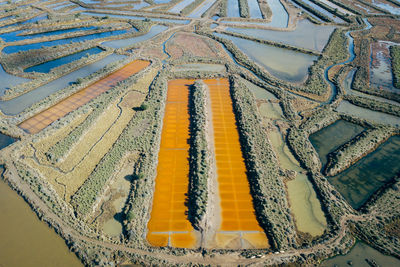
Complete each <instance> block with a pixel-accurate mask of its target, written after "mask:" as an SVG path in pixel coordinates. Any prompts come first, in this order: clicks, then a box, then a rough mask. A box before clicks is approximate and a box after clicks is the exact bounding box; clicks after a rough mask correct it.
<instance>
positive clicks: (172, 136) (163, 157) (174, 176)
mask: <svg viewBox="0 0 400 267" xmlns="http://www.w3.org/2000/svg"><path fill="white" fill-rule="evenodd" d="M193 82H194V81H193V80H185V79H180V80H173V81H170V82H169V83H168V93H167V102H166V106H165V115H164V121H163V129H162V133H161V145H160V152H159V154H158V166H157V177H156V181H155V182H156V185H155V191H154V199H153V207H152V211H151V218H150V220H149V223H148V225H147V228H148V234H147V241H148V242H149V243H150V244H151V245H152V246H168V245H169V246H172V247H183V248H193V247H195V246H196V244H197V239H196V236H195V234H194V230H193V227H192V225H191V224H190V222H189V221H188V219H187V210H188V208H187V207H186V205H185V202H187V192H188V186H189V161H188V158H189V142H188V141H189V111H188V103H189V88H188V87H189V86H190V85H192V84H193Z"/></svg>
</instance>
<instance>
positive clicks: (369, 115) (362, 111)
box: [336, 101, 400, 127]
mask: <svg viewBox="0 0 400 267" xmlns="http://www.w3.org/2000/svg"><path fill="white" fill-rule="evenodd" d="M336 110H337V111H338V112H341V113H344V114H349V115H352V116H356V117H359V118H362V119H366V120H369V121H372V122H375V123H379V124H388V125H392V126H396V127H399V126H400V118H399V117H397V116H393V115H390V114H386V113H383V112H379V111H374V110H370V109H367V108H362V107H359V106H356V105H353V104H351V103H350V102H348V101H342V102H340V104H339V106H338V107H337V109H336Z"/></svg>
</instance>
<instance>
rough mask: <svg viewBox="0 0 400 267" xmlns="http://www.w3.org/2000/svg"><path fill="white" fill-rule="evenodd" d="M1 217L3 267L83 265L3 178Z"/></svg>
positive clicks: (0, 200)
mask: <svg viewBox="0 0 400 267" xmlns="http://www.w3.org/2000/svg"><path fill="white" fill-rule="evenodd" d="M2 173H3V166H0V174H2ZM0 214H1V216H0V229H1V230H0V266H58V267H59V266H68V267H69V266H71V267H73V266H82V263H81V262H80V261H79V260H78V258H77V257H76V255H75V254H74V253H72V252H70V251H69V250H68V247H67V245H66V244H65V242H64V240H63V239H62V238H61V237H60V236H58V235H57V234H56V233H55V232H54V231H53V230H52V229H51V228H49V227H48V226H47V224H46V223H44V222H42V221H40V220H39V219H38V217H37V216H36V214H35V213H34V212H33V211H32V210H31V209H30V207H29V205H28V204H27V203H26V202H25V201H24V200H23V199H22V198H21V197H20V196H19V195H18V194H17V193H16V192H15V191H13V190H12V189H11V188H10V187H9V186H8V185H7V184H6V183H5V182H4V180H3V179H0Z"/></svg>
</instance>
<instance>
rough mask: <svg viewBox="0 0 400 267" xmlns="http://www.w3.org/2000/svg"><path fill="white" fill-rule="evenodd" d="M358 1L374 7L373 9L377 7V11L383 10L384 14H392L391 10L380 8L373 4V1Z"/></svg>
mask: <svg viewBox="0 0 400 267" xmlns="http://www.w3.org/2000/svg"><path fill="white" fill-rule="evenodd" d="M358 2H360V3H362V4H364V5H366V6H368V7H370V8H372V9H375V10H377V11H379V12H382V13H384V14H391V13H390V12H389V11H387V10H386V9H383V8H380V7H379V6H376V5H373V4H371V2H368V1H365V0H358Z"/></svg>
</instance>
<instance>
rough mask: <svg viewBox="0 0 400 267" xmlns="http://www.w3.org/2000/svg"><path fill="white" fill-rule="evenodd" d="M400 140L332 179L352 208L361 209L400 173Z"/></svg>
mask: <svg viewBox="0 0 400 267" xmlns="http://www.w3.org/2000/svg"><path fill="white" fill-rule="evenodd" d="M399 162H400V136H398V135H396V136H393V137H390V138H389V139H388V140H387V141H386V142H385V143H383V144H381V145H380V146H379V147H378V148H377V149H376V150H375V151H374V152H372V153H370V154H368V155H367V156H365V157H364V158H362V159H361V160H359V161H358V162H356V163H355V164H354V165H352V166H351V167H350V168H348V169H347V170H345V171H343V172H342V173H340V174H338V175H336V176H334V177H330V178H328V180H329V182H330V183H331V184H333V185H334V186H335V187H336V188H337V190H338V191H339V192H340V193H341V194H342V195H343V197H344V198H345V199H346V200H347V201H348V202H349V204H350V205H351V206H352V207H353V208H355V209H358V208H360V207H361V206H362V205H363V204H364V203H365V201H367V200H368V199H369V198H370V197H371V196H372V195H373V194H374V193H375V192H376V191H377V190H378V189H379V188H381V187H382V186H383V185H385V184H386V183H387V182H389V181H390V180H391V179H392V178H393V177H394V176H395V175H397V174H399V172H400V164H399Z"/></svg>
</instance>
